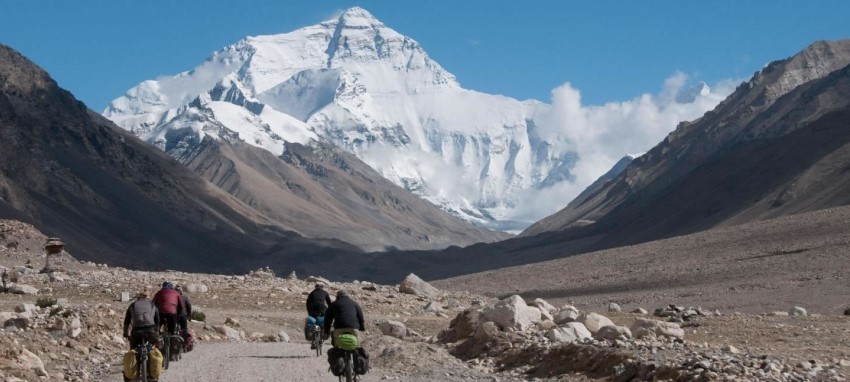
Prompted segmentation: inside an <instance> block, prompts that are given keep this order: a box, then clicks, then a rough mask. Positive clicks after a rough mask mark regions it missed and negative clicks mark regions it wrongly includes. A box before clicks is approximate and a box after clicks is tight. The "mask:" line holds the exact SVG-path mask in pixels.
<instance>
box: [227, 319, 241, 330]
mask: <svg viewBox="0 0 850 382" xmlns="http://www.w3.org/2000/svg"><path fill="white" fill-rule="evenodd" d="M224 324H225V325H230V326H232V327H234V328H238V327H239V326H240V325H239V320H237V319H235V318H233V317H227V318H226V319H225V320H224Z"/></svg>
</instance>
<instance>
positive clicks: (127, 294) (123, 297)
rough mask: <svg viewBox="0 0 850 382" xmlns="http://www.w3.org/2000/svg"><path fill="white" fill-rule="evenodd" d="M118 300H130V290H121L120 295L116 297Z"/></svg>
mask: <svg viewBox="0 0 850 382" xmlns="http://www.w3.org/2000/svg"><path fill="white" fill-rule="evenodd" d="M118 301H121V302H128V301H130V292H121V296H119V297H118Z"/></svg>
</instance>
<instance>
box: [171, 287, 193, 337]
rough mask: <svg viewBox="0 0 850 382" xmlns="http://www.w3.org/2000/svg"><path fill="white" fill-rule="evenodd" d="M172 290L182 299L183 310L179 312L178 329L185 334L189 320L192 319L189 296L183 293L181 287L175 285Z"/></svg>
mask: <svg viewBox="0 0 850 382" xmlns="http://www.w3.org/2000/svg"><path fill="white" fill-rule="evenodd" d="M174 290H176V291H177V293H180V297H182V298H183V310H182V311H180V327H181V328H183V331H184V332H185V331H186V330H187V329H189V318H190V317H192V302H191V301H189V296H187V295H186V293H183V287H181V286H180V285H177V286H175V287H174Z"/></svg>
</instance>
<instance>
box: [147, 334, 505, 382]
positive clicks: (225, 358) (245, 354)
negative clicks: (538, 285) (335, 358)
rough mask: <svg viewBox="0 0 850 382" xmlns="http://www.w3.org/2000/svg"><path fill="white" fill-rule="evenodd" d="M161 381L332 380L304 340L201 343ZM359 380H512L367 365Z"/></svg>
mask: <svg viewBox="0 0 850 382" xmlns="http://www.w3.org/2000/svg"><path fill="white" fill-rule="evenodd" d="M159 380H160V382H178V381H179V382H193V381H204V382H210V381H240V382H271V381H275V382H277V381H289V382H298V381H311V382H315V381H328V382H333V381H337V378H336V377H334V376H333V375H332V374H331V373H330V372H329V371H328V364H327V358H326V357H325V356H324V355H322V356H320V357H317V356H316V353H315V352H313V351H312V350H310V347H309V345H308V344H306V343H206V344H202V345H201V346H198V347H196V348H195V350H194V351H192V352H190V353H187V354H185V355H184V356H183V359H181V360H180V361H179V362H174V363H172V364H171V365H170V366H169V368H168V370H166V371H165V372H164V373H163V375H162V376H161V378H160V379H159ZM360 380H361V381H363V382H374V381H379V380H395V381H406V382H411V381H412V382H426V381H438V380H439V381H478V382H484V381H515V379H511V378H505V377H494V376H492V375H486V374H481V373H477V372H475V371H473V370H469V369H460V370H456V369H440V368H436V369H435V368H430V369H428V370H423V371H421V372H418V373H416V374H398V373H394V372H393V371H388V370H380V369H372V370H370V372H369V374H367V375H365V376H361V379H360Z"/></svg>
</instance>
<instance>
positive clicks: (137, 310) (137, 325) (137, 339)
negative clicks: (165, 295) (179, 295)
mask: <svg viewBox="0 0 850 382" xmlns="http://www.w3.org/2000/svg"><path fill="white" fill-rule="evenodd" d="M148 296H149V292H148V288H144V289H143V290H142V291H141V292H139V293H138V294H137V295H136V301H133V303H131V304H130V306H129V307H128V308H127V313H126V314H124V337H126V338H128V339H129V340H130V349H135V348H136V346H138V345H140V344H142V342H144V340H145V339H147V341H148V343H150V344H153V345H156V344H157V343H159V334H158V332H157V328H159V323H160V316H159V310H158V309H157V308H156V305H155V304H154V303H153V301H151V300H149V299H148ZM131 327H132V331H131V330H130V328H131Z"/></svg>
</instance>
